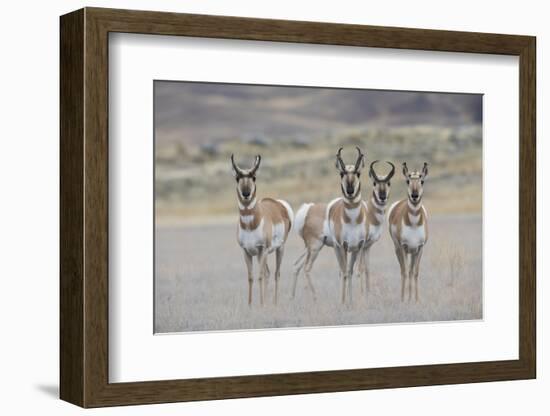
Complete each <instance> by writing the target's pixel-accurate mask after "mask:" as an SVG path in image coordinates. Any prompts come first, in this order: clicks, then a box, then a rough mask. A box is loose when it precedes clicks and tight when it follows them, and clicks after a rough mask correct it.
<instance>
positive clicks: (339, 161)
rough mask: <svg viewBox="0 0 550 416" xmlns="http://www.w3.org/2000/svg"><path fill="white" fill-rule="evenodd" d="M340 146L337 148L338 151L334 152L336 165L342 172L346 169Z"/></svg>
mask: <svg viewBox="0 0 550 416" xmlns="http://www.w3.org/2000/svg"><path fill="white" fill-rule="evenodd" d="M342 149H343V148H342V147H341V148H340V149H338V153H336V167H340V170H341V171H342V172H345V171H346V164H345V163H344V161H343V160H342Z"/></svg>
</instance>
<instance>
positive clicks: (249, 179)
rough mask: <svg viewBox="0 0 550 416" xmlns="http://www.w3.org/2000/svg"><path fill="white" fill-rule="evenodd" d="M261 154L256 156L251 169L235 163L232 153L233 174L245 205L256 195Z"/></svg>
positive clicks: (238, 194) (239, 195) (241, 200)
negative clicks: (257, 172)
mask: <svg viewBox="0 0 550 416" xmlns="http://www.w3.org/2000/svg"><path fill="white" fill-rule="evenodd" d="M261 159H262V158H261V156H260V155H258V156H256V160H255V161H254V166H253V167H252V168H251V169H242V168H240V167H239V166H237V164H236V163H235V161H234V159H233V155H231V165H232V167H233V176H235V180H236V181H237V196H238V197H239V201H240V202H241V203H242V204H243V205H248V204H249V203H250V202H252V201H253V200H254V198H255V196H256V171H257V170H258V168H259V167H260V161H261Z"/></svg>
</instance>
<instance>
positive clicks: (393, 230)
mask: <svg viewBox="0 0 550 416" xmlns="http://www.w3.org/2000/svg"><path fill="white" fill-rule="evenodd" d="M427 175H428V164H427V163H424V167H423V169H422V171H421V172H419V171H413V172H410V173H409V170H408V168H407V165H406V163H403V176H404V177H405V179H406V182H407V195H408V198H407V199H403V200H401V201H399V202H397V203H395V204H394V205H393V206H392V208H391V211H390V213H389V215H388V225H389V231H390V235H391V238H392V240H393V243H394V246H395V254H396V256H397V260H398V262H399V266H400V269H401V300H402V301H403V300H404V298H405V286H406V283H407V281H408V283H409V300H410V299H411V296H412V286H413V282H414V287H415V300H416V301H417V302H418V274H419V268H420V259H421V258H422V253H423V250H424V245H425V244H426V243H427V241H428V218H427V215H426V210H425V208H424V206H423V204H422V196H423V193H424V188H423V185H424V180H425V178H426V176H427Z"/></svg>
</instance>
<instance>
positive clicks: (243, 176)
mask: <svg viewBox="0 0 550 416" xmlns="http://www.w3.org/2000/svg"><path fill="white" fill-rule="evenodd" d="M260 161H261V157H260V155H258V156H256V160H255V162H254V166H253V167H252V168H251V169H241V168H240V167H239V166H237V164H236V163H235V160H234V158H233V155H231V165H232V167H233V174H234V176H235V179H236V181H237V199H238V204H239V226H238V228H237V241H238V242H239V245H240V246H241V247H242V249H243V252H244V260H245V263H246V268H247V272H248V304H249V305H251V304H252V285H253V281H254V275H253V258H254V257H255V256H256V257H257V258H258V266H259V277H258V284H259V292H260V303H261V304H262V305H263V303H264V292H265V290H266V286H267V278H268V274H269V269H268V266H267V256H268V254H270V253H272V252H273V251H275V294H274V300H273V301H274V303H277V293H278V288H279V277H280V275H281V262H282V260H283V253H284V245H285V242H286V240H287V237H288V233H289V231H290V228H291V225H292V222H293V221H294V214H293V212H292V208H291V207H290V205H289V204H288V203H287V202H286V201H283V200H281V199H272V198H263V199H261V200H260V201H257V199H256V172H257V170H258V168H259V167H260Z"/></svg>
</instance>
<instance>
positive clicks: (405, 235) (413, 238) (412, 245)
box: [401, 224, 426, 250]
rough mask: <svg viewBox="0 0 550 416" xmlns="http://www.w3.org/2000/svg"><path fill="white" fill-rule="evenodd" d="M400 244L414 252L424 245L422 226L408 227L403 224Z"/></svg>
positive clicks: (424, 235)
mask: <svg viewBox="0 0 550 416" xmlns="http://www.w3.org/2000/svg"><path fill="white" fill-rule="evenodd" d="M401 243H402V244H404V245H406V246H407V247H408V248H409V249H410V250H416V249H417V248H419V247H421V246H423V245H424V244H425V243H426V229H425V228H424V226H423V225H420V226H414V225H411V226H408V225H405V224H403V226H402V228H401Z"/></svg>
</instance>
